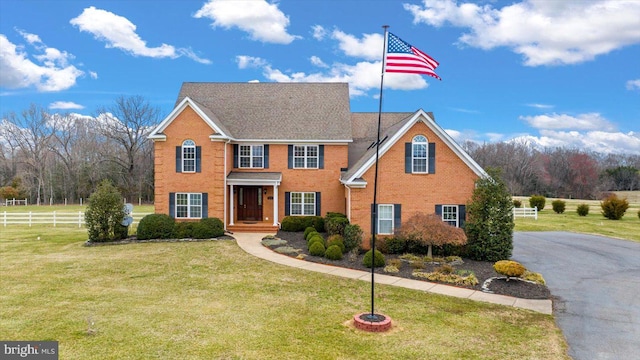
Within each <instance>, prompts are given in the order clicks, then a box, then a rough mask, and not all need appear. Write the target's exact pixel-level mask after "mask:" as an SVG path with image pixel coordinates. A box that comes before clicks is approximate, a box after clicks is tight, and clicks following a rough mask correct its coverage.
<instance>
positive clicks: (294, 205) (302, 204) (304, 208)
mask: <svg viewBox="0 0 640 360" xmlns="http://www.w3.org/2000/svg"><path fill="white" fill-rule="evenodd" d="M297 197H299V199H297ZM309 198H312V200H313V201H309ZM294 200H295V201H294ZM298 207H299V208H298ZM294 209H295V211H294ZM309 209H310V210H311V212H309V211H308V210H309ZM289 214H291V216H315V215H316V193H315V192H300V191H298V192H293V191H292V192H291V193H290V194H289Z"/></svg>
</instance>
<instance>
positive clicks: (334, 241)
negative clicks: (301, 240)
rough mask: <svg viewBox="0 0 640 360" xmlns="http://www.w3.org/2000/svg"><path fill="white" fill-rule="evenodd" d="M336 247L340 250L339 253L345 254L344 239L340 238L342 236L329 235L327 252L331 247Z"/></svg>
mask: <svg viewBox="0 0 640 360" xmlns="http://www.w3.org/2000/svg"><path fill="white" fill-rule="evenodd" d="M333 245H336V246H338V247H339V248H340V251H341V252H343V253H344V252H345V250H346V247H345V246H344V238H343V237H342V235H338V234H336V235H331V236H329V238H328V239H327V250H328V249H329V248H330V247H331V246H333Z"/></svg>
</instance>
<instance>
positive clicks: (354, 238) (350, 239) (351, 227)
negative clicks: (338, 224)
mask: <svg viewBox="0 0 640 360" xmlns="http://www.w3.org/2000/svg"><path fill="white" fill-rule="evenodd" d="M363 234H364V233H363V231H362V228H360V225H357V224H347V225H345V227H344V248H345V252H350V251H351V250H353V249H359V248H360V247H362V236H363Z"/></svg>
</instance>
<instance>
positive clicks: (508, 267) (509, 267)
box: [493, 260, 527, 279]
mask: <svg viewBox="0 0 640 360" xmlns="http://www.w3.org/2000/svg"><path fill="white" fill-rule="evenodd" d="M493 269H494V270H495V271H496V272H497V273H498V274H501V275H504V276H506V277H507V279H508V278H510V277H520V276H522V275H523V274H524V272H525V271H526V270H527V269H525V267H524V266H522V264H520V263H519V262H516V261H512V260H500V261H497V262H496V263H495V264H493Z"/></svg>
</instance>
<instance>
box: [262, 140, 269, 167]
mask: <svg viewBox="0 0 640 360" xmlns="http://www.w3.org/2000/svg"><path fill="white" fill-rule="evenodd" d="M262 167H264V168H265V169H268V168H269V144H266V145H264V160H263V163H262Z"/></svg>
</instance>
